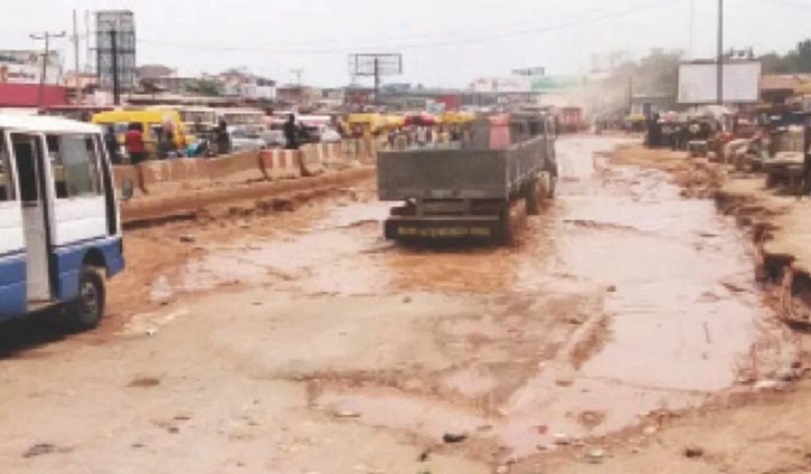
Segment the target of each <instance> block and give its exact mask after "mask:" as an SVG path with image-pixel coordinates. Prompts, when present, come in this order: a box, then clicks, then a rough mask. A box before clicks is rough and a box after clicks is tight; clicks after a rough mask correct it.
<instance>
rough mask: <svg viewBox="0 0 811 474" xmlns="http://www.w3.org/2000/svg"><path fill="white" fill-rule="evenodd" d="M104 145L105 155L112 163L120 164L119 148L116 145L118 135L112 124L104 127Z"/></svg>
mask: <svg viewBox="0 0 811 474" xmlns="http://www.w3.org/2000/svg"><path fill="white" fill-rule="evenodd" d="M104 146H105V147H106V148H107V155H108V156H109V157H110V161H111V162H112V163H113V164H114V165H120V164H121V150H120V149H119V147H118V137H117V136H116V135H115V128H114V127H113V126H112V125H109V126H107V127H104Z"/></svg>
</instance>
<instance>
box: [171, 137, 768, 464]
mask: <svg viewBox="0 0 811 474" xmlns="http://www.w3.org/2000/svg"><path fill="white" fill-rule="evenodd" d="M619 143H620V141H617V140H611V139H589V138H582V137H578V138H571V139H564V140H561V141H560V142H559V148H558V156H559V161H560V165H561V172H562V176H561V178H562V179H561V180H560V196H559V198H558V199H557V200H556V201H555V202H554V203H553V204H552V205H551V206H550V207H549V208H548V209H547V210H546V211H545V212H544V215H542V216H541V217H540V218H537V219H531V221H530V228H529V230H528V232H527V233H526V234H525V236H524V239H523V242H521V243H520V244H519V245H517V246H513V247H507V248H465V249H445V250H426V249H414V248H403V247H399V246H397V245H394V244H391V243H387V242H385V241H384V240H383V238H382V235H381V234H382V230H381V223H382V221H383V220H384V219H385V217H386V215H387V210H388V207H389V205H388V204H387V203H352V204H349V205H346V206H343V207H336V208H335V209H334V210H333V211H331V212H330V213H328V214H327V216H326V217H325V218H323V219H321V220H318V221H316V222H314V223H313V224H312V225H311V227H310V229H309V232H307V233H301V234H290V235H288V236H287V237H284V238H281V239H279V238H274V239H267V240H262V239H255V240H253V241H250V242H242V243H239V244H235V245H231V246H228V247H217V248H212V249H211V252H210V254H209V256H207V257H205V258H203V259H201V260H198V261H195V262H192V263H190V264H189V265H188V266H187V268H186V269H185V270H184V272H182V277H181V278H179V280H178V282H177V283H176V285H177V287H178V288H177V289H179V290H181V291H197V290H201V289H206V288H214V287H216V286H219V285H221V284H224V283H227V282H233V281H238V282H241V283H247V284H256V285H272V286H273V287H274V289H282V290H290V291H295V292H303V293H305V294H337V295H366V294H377V295H385V294H405V295H408V294H411V293H419V292H429V293H444V294H452V295H458V296H459V297H460V298H464V297H467V296H472V295H475V296H477V297H478V296H484V297H489V298H492V299H493V300H507V301H508V302H509V301H510V300H514V301H516V302H521V301H523V302H526V304H517V303H516V304H512V305H510V304H507V305H506V309H504V310H502V313H503V314H500V315H499V316H498V317H499V318H500V319H497V320H496V319H493V320H492V321H494V322H493V324H492V327H491V328H490V329H487V328H486V327H485V326H484V325H480V326H481V328H483V329H477V330H476V331H478V332H475V333H474V332H471V333H469V334H468V333H465V331H464V328H465V323H464V322H462V321H459V322H456V323H455V324H456V326H455V329H454V327H452V325H451V326H449V327H450V329H448V330H447V334H445V335H444V337H445V338H447V339H448V340H449V341H451V342H452V343H451V344H445V345H444V346H443V348H444V350H445V351H447V352H448V354H450V353H451V351H452V350H453V351H455V352H454V353H453V356H452V357H467V359H468V360H466V361H463V362H461V363H460V362H459V361H456V360H455V363H456V366H458V367H461V369H460V370H458V371H457V372H456V373H453V374H450V375H449V374H447V373H443V374H442V375H441V376H438V377H440V378H441V379H442V380H443V381H444V382H443V383H444V387H445V389H446V391H447V392H448V393H443V394H442V395H441V397H440V398H441V399H440V398H438V397H437V396H430V397H423V396H418V395H409V394H403V393H400V392H397V391H394V390H388V389H385V390H384V389H381V390H366V389H361V388H358V389H356V390H351V389H350V390H343V391H334V392H329V391H327V392H325V393H324V394H323V395H322V396H321V398H320V399H319V400H318V402H319V404H320V405H321V406H330V407H334V408H337V409H340V410H349V411H356V412H358V414H359V415H360V417H359V420H360V422H362V423H366V424H370V425H373V426H382V427H389V428H392V429H396V430H405V431H410V432H413V433H415V434H419V435H426V436H430V437H436V436H441V435H442V434H443V433H445V432H447V431H448V430H468V431H471V432H473V431H475V430H476V429H477V427H480V426H481V425H483V424H490V425H492V431H490V432H488V434H487V435H486V436H485V435H481V436H480V437H482V438H487V439H492V440H494V442H496V443H498V444H499V446H500V447H506V448H507V449H508V450H509V451H511V453H512V455H514V456H518V457H525V456H529V455H532V454H535V453H536V452H537V447H538V446H539V445H549V444H550V443H551V441H552V436H553V435H554V434H556V433H563V434H566V435H568V436H572V437H590V436H602V435H606V434H610V433H613V432H616V431H619V430H622V429H624V428H626V427H629V426H632V425H635V424H637V423H638V422H639V421H640V419H641V417H643V416H644V415H646V414H647V413H649V412H651V411H654V410H659V409H670V410H676V409H683V408H689V407H693V406H697V405H700V404H701V403H704V402H705V401H706V400H707V399H708V398H710V397H712V396H714V395H716V394H717V393H718V392H719V391H723V390H724V389H727V388H730V387H732V386H733V385H734V382H735V378H736V375H737V374H738V371H739V370H740V369H741V368H742V367H749V368H751V366H752V365H759V367H760V369H761V370H767V368H768V367H769V362H771V361H770V360H762V359H763V357H767V355H763V356H762V357H761V356H758V355H754V356H753V352H754V350H753V346H754V345H755V344H756V343H758V341H759V340H760V338H762V337H764V330H763V328H762V324H761V322H762V321H763V320H764V319H766V318H767V317H768V313H767V310H766V309H764V306H763V304H762V303H761V302H760V299H759V296H758V291H757V288H756V285H755V281H754V272H753V268H754V261H753V257H752V255H751V254H750V248H749V246H748V244H747V243H746V239H745V238H744V237H743V236H742V235H741V233H740V232H739V230H738V229H737V228H736V227H735V224H734V223H733V222H732V221H731V220H728V219H725V218H723V217H719V216H718V215H717V213H716V210H715V208H714V204H713V203H712V202H710V201H706V200H686V199H683V198H681V197H680V195H679V191H680V190H679V189H678V188H677V187H676V186H675V185H673V184H671V183H670V181H669V179H668V177H667V176H666V175H665V174H664V173H661V172H657V171H650V170H642V169H636V168H616V167H611V168H607V167H605V166H604V163H603V160H602V159H601V158H598V157H596V155H595V154H598V153H599V152H604V151H609V150H610V149H612V148H613V147H614V146H616V145H618V144H619ZM539 302H540V303H543V304H540V303H539ZM493 317H495V316H493ZM488 321H490V320H488ZM477 327H478V326H477ZM433 330H434V331H443V329H442V327H434V329H433ZM454 330H455V331H457V332H454ZM522 332H523V334H522ZM772 336H773V335H772ZM404 339H406V338H405V337H404ZM443 344H444V342H443ZM459 347H462V348H464V350H459V349H458V348H459ZM452 348H455V349H452ZM459 354H462V356H459ZM773 356H774V354H771V355H769V356H768V357H773ZM448 357H449V358H450V357H451V355H448ZM755 359H759V360H755ZM518 366H520V367H519V368H520V370H519V369H516V367H518ZM512 369H514V370H512ZM562 378H563V379H565V380H564V381H563V383H562V382H561V379H562ZM481 399H490V400H493V403H495V404H496V406H491V407H490V408H492V409H495V410H496V413H497V416H496V417H495V419H492V420H491V419H488V420H485V419H483V417H482V416H481V414H477V413H476V412H475V411H473V412H471V411H470V410H467V409H463V408H459V407H460V406H469V405H475V404H476V403H479V402H480V401H481ZM443 400H445V401H443ZM460 402H462V403H460ZM488 413H489V412H488Z"/></svg>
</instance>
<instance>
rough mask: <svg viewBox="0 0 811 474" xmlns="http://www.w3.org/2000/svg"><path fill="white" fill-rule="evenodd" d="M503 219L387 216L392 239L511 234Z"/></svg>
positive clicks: (501, 236) (488, 238)
mask: <svg viewBox="0 0 811 474" xmlns="http://www.w3.org/2000/svg"><path fill="white" fill-rule="evenodd" d="M506 232H507V231H506V230H505V228H504V224H503V219H500V218H499V217H498V216H486V217H484V216H482V217H479V216H466V217H452V216H448V217H414V216H392V217H390V218H389V219H388V220H386V224H385V233H386V238H387V239H389V240H401V241H403V240H486V241H502V240H505V238H506V237H507V235H506Z"/></svg>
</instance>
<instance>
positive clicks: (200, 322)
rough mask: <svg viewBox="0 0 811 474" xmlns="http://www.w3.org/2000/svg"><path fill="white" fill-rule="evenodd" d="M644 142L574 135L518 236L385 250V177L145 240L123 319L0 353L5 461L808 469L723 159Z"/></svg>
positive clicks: (238, 466) (63, 467)
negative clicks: (721, 206) (659, 149)
mask: <svg viewBox="0 0 811 474" xmlns="http://www.w3.org/2000/svg"><path fill="white" fill-rule="evenodd" d="M623 143H625V141H623V139H618V138H592V137H585V136H579V137H567V138H566V139H564V140H562V141H561V143H560V148H559V156H560V162H561V172H562V179H561V183H560V195H559V197H558V199H557V200H556V201H555V202H554V203H551V204H550V205H549V206H548V208H547V209H545V210H544V213H543V215H542V216H541V217H539V218H533V219H531V220H530V223H529V228H528V230H527V232H526V233H525V234H524V236H523V238H522V239H521V241H520V242H519V243H518V244H516V245H514V246H511V247H507V248H482V247H478V248H471V247H460V248H442V249H426V248H413V247H402V246H398V245H396V244H393V243H390V242H386V241H385V240H383V239H382V236H381V221H382V220H383V219H384V218H385V216H386V213H387V207H388V205H387V204H381V203H378V202H376V200H375V192H374V184H373V181H372V179H371V178H368V177H367V178H366V179H360V180H356V181H354V182H353V183H352V184H348V183H341V184H336V185H333V186H332V187H331V188H328V189H325V190H322V191H318V192H316V194H318V195H319V196H320V197H319V196H312V195H310V194H307V193H305V194H301V192H304V190H300V192H299V194H295V195H288V196H285V197H282V196H275V197H274V199H275V201H274V202H275V203H276V204H271V205H262V206H257V205H256V204H255V203H256V200H255V199H249V200H247V201H245V202H243V203H242V204H231V203H229V204H227V205H225V206H222V207H220V208H219V209H217V208H212V207H210V206H207V211H206V212H204V213H203V212H198V213H196V214H195V217H194V219H192V220H181V221H173V222H168V223H163V224H161V225H153V226H149V227H143V228H137V229H132V230H130V231H128V232H127V244H126V252H127V260H128V270H127V273H126V274H124V275H123V276H122V277H120V278H118V279H117V280H115V281H114V282H112V284H111V286H110V294H111V306H110V314H109V315H108V318H107V319H106V321H105V323H104V325H103V327H102V328H100V329H99V330H98V331H96V332H94V333H91V334H89V335H83V336H77V337H72V338H69V339H67V340H64V341H59V342H43V341H42V340H41V338H37V337H31V338H30V339H29V344H27V345H23V347H21V348H20V347H17V348H16V349H18V352H16V357H13V358H7V359H6V360H4V361H3V362H2V363H0V380H2V381H3V385H4V387H5V390H4V393H5V394H6V396H5V397H4V398H3V399H2V400H0V416H2V417H5V420H4V423H3V425H1V426H3V428H2V429H0V439H2V440H3V441H4V442H3V443H2V445H0V446H2V448H0V457H2V460H3V461H4V466H6V467H7V468H8V469H9V472H67V473H73V472H75V473H84V472H122V473H123V472H167V473H168V472H178V471H181V470H185V471H189V472H204V473H205V472H211V473H220V472H257V473H258V472H279V473H288V472H289V473H304V472H312V473H317V472H318V473H332V472H338V473H354V472H361V473H373V472H385V473H408V474H413V473H417V472H435V473H438V472H460V473H461V472H464V473H489V472H514V473H527V474H529V473H537V472H556V473H557V472H581V471H586V470H589V471H596V472H617V473H619V472H623V473H627V472H758V473H760V472H807V470H806V471H804V470H798V469H800V466H801V463H802V462H805V459H806V453H807V452H808V451H806V449H807V446H811V445H806V444H804V443H806V438H805V437H806V436H807V435H805V434H804V433H803V430H802V429H801V428H802V427H803V426H807V425H804V424H801V423H800V422H801V421H802V422H803V423H804V422H805V417H806V416H807V415H805V414H804V412H803V411H802V410H800V409H799V406H801V405H798V406H795V405H793V404H792V403H794V402H792V400H794V399H797V400H800V402H797V403H801V400H802V399H803V397H804V395H803V394H804V393H805V388H804V387H805V382H800V383H797V384H787V383H783V382H780V383H776V382H773V379H776V378H779V377H778V376H782V375H785V372H786V371H787V370H788V369H791V368H792V367H802V364H803V363H804V355H805V352H804V349H803V348H804V340H803V338H802V337H800V336H798V335H797V334H796V333H795V332H793V331H791V330H790V329H789V328H787V327H786V326H785V325H784V324H783V323H782V321H781V320H780V317H779V312H777V311H775V310H774V308H773V307H772V306H771V305H770V304H769V303H770V300H769V299H768V293H767V292H765V291H764V290H763V288H762V287H761V286H760V285H759V284H758V282H757V281H756V279H755V267H756V265H757V262H758V253H757V248H756V246H754V245H752V243H751V239H750V238H748V237H747V235H746V234H745V233H744V232H742V231H741V230H740V229H739V228H738V226H737V225H736V223H735V220H734V219H731V218H727V217H723V216H721V215H719V214H718V212H717V211H716V209H715V204H714V203H713V202H712V201H711V200H708V199H699V198H697V196H703V195H705V193H706V192H707V191H708V190H711V189H712V188H713V186H715V184H714V183H715V181H713V180H714V179H717V178H716V175H715V174H712V173H707V175H706V176H707V177H703V176H704V175H703V174H702V173H704V171H701V170H699V169H691V168H689V167H683V166H685V165H682V164H680V163H679V161H678V160H679V158H677V157H675V156H672V157H670V156H669V157H665V160H664V161H668V160H669V161H670V162H671V163H670V164H668V165H666V166H663V164H662V162H661V161H662V160H661V156H659V155H656V154H649V155H648V154H645V155H644V156H640V155H639V154H637V155H633V153H634V152H633V149H628V150H632V151H631V154H632V155H633V156H626V157H625V158H624V159H621V160H620V161H623V160H624V163H632V164H633V165H634V166H628V165H627V164H621V163H619V162H613V163H612V162H611V161H610V160H609V159H608V158H607V155H606V154H607V153H608V152H610V151H611V150H612V149H613V148H614V147H615V146H617V145H621V144H623ZM626 153H627V150H626ZM620 158H622V157H620ZM682 159H683V158H682ZM648 162H655V165H656V167H658V168H660V169H651V168H650V167H648V166H640V165H646V164H647V163H648ZM668 171H670V172H671V173H672V172H679V171H684V173H686V175H684V176H683V177H681V178H678V179H677V181H676V182H674V181H673V179H672V177H671V176H672V175H671V174H669V173H668ZM677 175H678V173H677ZM685 189H687V190H688V192H686V191H685ZM690 190H692V191H690ZM32 330H36V328H34V329H32ZM798 373H799V371H798ZM774 388H780V389H784V391H781V392H780V393H772V391H773V389H774ZM809 393H811V392H809ZM20 413H26V416H25V417H21V416H15V415H14V414H20ZM77 424H81V426H82V429H81V430H77V429H76V426H77ZM443 438H445V439H446V440H449V441H459V442H458V443H457V442H452V443H448V442H445V440H443ZM690 444H696V445H697V447H699V448H701V450H703V454H702V455H701V456H698V457H694V458H686V457H684V456H683V451H684V449H685V448H686V447H687V446H688V445H690ZM592 462H594V463H599V464H601V465H600V466H594V465H592V464H591V463H592ZM777 469H782V470H777ZM791 469H795V470H791Z"/></svg>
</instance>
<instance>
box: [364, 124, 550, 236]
mask: <svg viewBox="0 0 811 474" xmlns="http://www.w3.org/2000/svg"><path fill="white" fill-rule="evenodd" d="M467 135H468V136H467V137H465V138H464V139H463V140H462V141H460V142H453V143H450V144H447V145H443V146H435V147H412V148H407V149H402V150H392V151H385V152H381V153H380V154H379V156H378V197H379V199H380V200H381V201H399V202H401V204H400V205H398V206H396V207H393V208H392V209H391V211H390V215H389V218H388V219H387V220H386V222H385V237H386V238H387V239H390V240H400V241H410V240H452V239H473V240H486V241H490V242H496V243H509V242H511V241H513V239H514V238H515V237H516V236H517V234H518V232H519V231H520V230H521V228H522V227H523V225H524V223H525V222H526V216H527V215H528V214H530V215H536V214H539V213H540V212H541V208H542V206H543V202H544V201H545V200H547V199H550V198H553V197H554V195H555V188H556V182H557V176H558V168H557V161H556V159H555V130H554V118H553V117H552V116H551V115H547V114H538V113H522V114H510V115H501V116H496V117H487V118H480V119H477V120H476V121H474V122H473V124H472V126H471V129H470V132H469V133H468V134H467Z"/></svg>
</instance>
